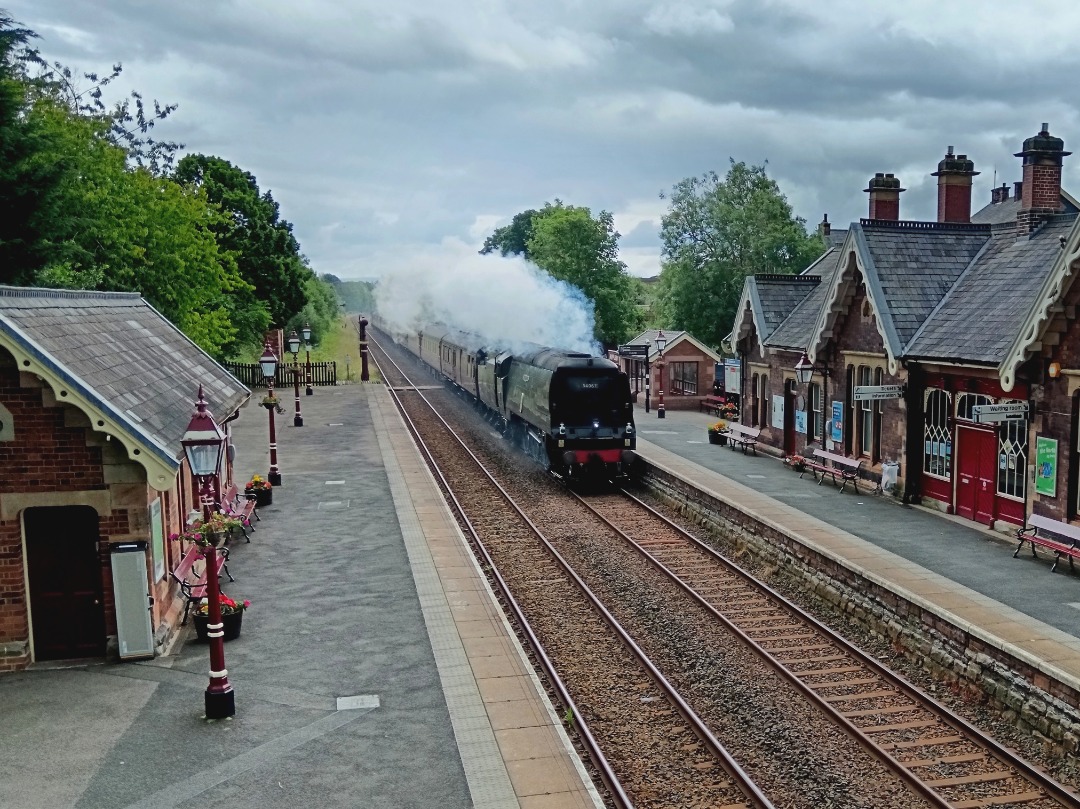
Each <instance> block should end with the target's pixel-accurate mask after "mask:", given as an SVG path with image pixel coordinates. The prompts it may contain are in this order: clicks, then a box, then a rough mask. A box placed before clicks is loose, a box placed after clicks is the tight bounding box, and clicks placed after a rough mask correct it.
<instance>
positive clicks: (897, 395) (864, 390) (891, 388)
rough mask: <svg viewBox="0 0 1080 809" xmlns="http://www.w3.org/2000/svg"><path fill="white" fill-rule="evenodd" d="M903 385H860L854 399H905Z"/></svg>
mask: <svg viewBox="0 0 1080 809" xmlns="http://www.w3.org/2000/svg"><path fill="white" fill-rule="evenodd" d="M903 398H904V386H903V385H859V386H857V387H856V388H855V395H854V396H852V399H853V400H854V401H856V402H880V401H884V400H885V399H903Z"/></svg>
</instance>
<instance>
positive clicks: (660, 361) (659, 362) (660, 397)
mask: <svg viewBox="0 0 1080 809" xmlns="http://www.w3.org/2000/svg"><path fill="white" fill-rule="evenodd" d="M665 348H667V338H666V337H664V330H663V329H660V331H658V332H657V333H656V350H657V352H658V353H659V355H660V356H658V357H657V358H656V367H657V372H656V417H657V418H658V419H662V418H667V413H666V412H665V411H664V349H665Z"/></svg>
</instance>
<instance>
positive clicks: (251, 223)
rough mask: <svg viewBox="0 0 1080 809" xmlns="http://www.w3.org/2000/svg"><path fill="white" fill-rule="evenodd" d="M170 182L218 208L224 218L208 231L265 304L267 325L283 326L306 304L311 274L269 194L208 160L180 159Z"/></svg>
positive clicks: (240, 173)
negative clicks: (195, 192) (198, 193)
mask: <svg viewBox="0 0 1080 809" xmlns="http://www.w3.org/2000/svg"><path fill="white" fill-rule="evenodd" d="M173 179H174V180H175V181H176V182H178V183H180V184H182V185H186V186H189V187H191V188H193V189H198V190H200V191H201V192H202V193H204V194H205V195H206V198H207V199H208V200H210V202H212V203H214V204H215V205H217V206H219V207H220V209H221V211H222V212H223V213H224V214H225V217H224V218H223V219H220V220H218V221H217V222H216V223H215V224H214V225H212V227H213V228H214V231H215V233H216V234H217V237H218V242H219V244H220V245H221V246H222V247H223V248H224V249H226V250H229V251H231V252H233V253H234V254H235V255H236V263H237V267H238V268H239V271H240V276H241V277H242V278H243V279H244V280H245V281H246V282H247V283H249V284H250V285H251V286H252V287H254V289H255V297H256V298H258V299H259V300H260V301H263V302H264V303H265V304H266V307H267V310H268V311H269V313H270V318H271V322H273V323H275V324H278V325H284V324H285V323H287V322H289V320H290V318H292V317H294V316H295V315H296V314H297V313H298V312H300V311H301V310H302V309H303V308H304V305H305V304H306V303H307V295H306V293H305V285H306V284H307V282H308V280H309V279H310V278H311V277H312V276H313V273H312V271H311V270H310V269H309V268H308V266H307V262H306V260H305V259H304V257H303V256H302V255H301V253H300V245H299V243H298V242H297V241H296V238H295V237H294V236H293V232H292V225H291V224H289V222H287V221H285V220H284V219H282V218H281V217H280V211H279V209H278V204H277V202H276V201H275V200H274V198H273V196H271V194H270V192H269V191H267V192H266V193H265V194H263V193H260V191H259V185H258V183H257V182H256V181H255V177H254V176H253V175H251V174H249V173H248V172H246V171H243V170H242V169H240V168H237V167H236V166H234V165H233V164H232V163H230V162H229V161H227V160H224V159H222V158H220V157H212V156H210V155H202V154H193V155H187V156H185V157H184V158H182V159H181V160H180V161H179V162H178V163H177V165H176V172H175V173H174V175H173Z"/></svg>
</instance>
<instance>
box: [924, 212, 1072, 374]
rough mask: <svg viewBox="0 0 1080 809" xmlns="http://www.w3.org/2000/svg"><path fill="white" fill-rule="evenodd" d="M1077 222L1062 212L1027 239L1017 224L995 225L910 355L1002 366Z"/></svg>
mask: <svg viewBox="0 0 1080 809" xmlns="http://www.w3.org/2000/svg"><path fill="white" fill-rule="evenodd" d="M1004 204H1006V203H999V205H1004ZM1076 221H1077V214H1076V213H1069V214H1059V215H1058V216H1055V217H1053V218H1052V219H1050V220H1048V221H1047V222H1046V223H1045V224H1044V225H1043V226H1042V227H1040V228H1039V229H1038V230H1037V231H1035V232H1034V233H1033V234H1032V235H1031V236H1030V237H1029V238H1021V239H1017V238H1016V228H1015V224H1014V223H1009V224H1008V225H1004V226H1001V227H998V228H994V231H993V236H992V238H991V240H990V242H989V244H988V245H987V249H986V250H985V251H983V253H982V254H981V255H979V256H978V258H977V259H976V260H975V261H974V262H973V263H972V264H971V266H970V267H968V268H967V270H966V271H965V272H964V273H963V275H962V276H961V277H960V279H959V280H958V281H957V282H956V284H955V285H954V286H953V288H952V289H951V290H950V291H949V294H948V295H946V296H945V297H944V299H943V300H942V301H941V303H940V304H939V305H938V306H937V307H936V309H935V310H934V312H933V313H932V314H931V315H930V317H929V318H928V319H927V321H926V324H925V325H924V326H923V327H922V328H921V329H919V330H918V333H917V334H916V335H915V336H914V339H913V340H912V341H911V344H910V345H909V346H908V348H907V350H906V351H905V354H907V355H908V356H910V357H913V358H915V357H917V358H921V359H945V360H965V361H968V362H985V363H992V364H993V365H995V366H996V365H1000V364H1001V363H1002V362H1003V361H1004V360H1005V358H1006V356H1005V355H1006V353H1007V352H1008V349H1009V347H1010V346H1011V345H1012V343H1013V341H1014V340H1015V339H1016V335H1017V334H1018V332H1019V331H1020V328H1021V326H1022V325H1023V323H1024V321H1025V320H1026V318H1027V314H1028V312H1029V311H1030V309H1031V307H1032V306H1033V304H1034V302H1035V297H1036V295H1037V294H1038V292H1039V290H1040V288H1041V287H1042V284H1043V282H1044V280H1045V279H1046V276H1047V275H1048V274H1049V273H1050V272H1051V271H1052V270H1053V268H1054V266H1055V264H1057V263H1058V261H1059V257H1060V254H1061V241H1060V237H1062V236H1068V235H1069V233H1070V232H1071V231H1072V230H1073V228H1074V226H1075V224H1076Z"/></svg>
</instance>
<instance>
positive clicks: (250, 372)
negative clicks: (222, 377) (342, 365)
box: [222, 360, 337, 388]
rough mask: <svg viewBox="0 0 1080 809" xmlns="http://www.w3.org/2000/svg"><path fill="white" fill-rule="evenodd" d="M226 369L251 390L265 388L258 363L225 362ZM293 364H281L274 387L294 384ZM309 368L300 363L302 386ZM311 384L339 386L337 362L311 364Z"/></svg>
mask: <svg viewBox="0 0 1080 809" xmlns="http://www.w3.org/2000/svg"><path fill="white" fill-rule="evenodd" d="M222 365H224V366H225V368H226V369H227V370H228V371H229V373H231V374H232V375H233V376H235V377H236V378H237V379H239V380H240V381H241V382H242V383H244V384H245V385H247V386H248V387H249V388H261V387H264V386H265V384H266V382H265V380H264V379H263V375H262V369H261V368H260V367H259V363H257V362H225V363H222ZM292 368H293V366H292V363H289V362H279V363H278V367H277V373H276V374H275V375H274V387H275V388H282V387H285V386H292V384H293V371H292ZM306 373H307V366H306V365H305V364H304V362H303V360H301V362H300V384H301V385H303V384H306V383H305V379H306V376H305V375H306ZM311 384H312V385H321V386H325V385H336V384H337V362H335V361H333V360H331V361H329V362H313V363H311Z"/></svg>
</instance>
